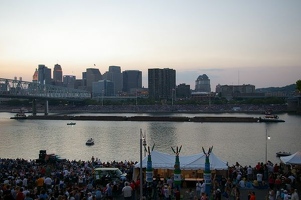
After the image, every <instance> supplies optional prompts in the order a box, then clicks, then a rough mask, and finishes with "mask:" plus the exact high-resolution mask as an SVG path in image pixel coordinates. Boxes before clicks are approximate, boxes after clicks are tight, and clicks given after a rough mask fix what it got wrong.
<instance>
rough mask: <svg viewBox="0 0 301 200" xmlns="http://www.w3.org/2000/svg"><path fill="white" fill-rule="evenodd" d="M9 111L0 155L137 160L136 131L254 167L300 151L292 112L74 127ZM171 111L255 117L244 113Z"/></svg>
mask: <svg viewBox="0 0 301 200" xmlns="http://www.w3.org/2000/svg"><path fill="white" fill-rule="evenodd" d="M13 115H14V114H13V113H7V112H0V158H24V159H37V158H38V156H39V151H40V150H46V151H47V153H48V154H49V153H54V154H57V155H59V156H60V157H62V158H66V159H69V160H90V159H91V157H92V156H94V157H96V158H99V159H100V160H101V161H113V160H115V161H124V160H130V161H139V159H140V130H142V133H143V134H145V136H146V143H147V146H150V147H152V146H153V145H154V144H155V147H154V148H155V149H156V150H158V151H162V152H165V153H168V154H173V151H172V149H171V147H177V146H181V145H182V150H181V152H180V155H190V154H196V153H200V152H202V147H204V149H205V150H206V151H207V150H208V148H209V147H211V146H213V152H214V153H215V154H216V155H217V156H218V157H219V158H221V159H222V160H224V161H226V162H228V163H229V165H233V164H235V162H239V163H240V164H241V165H243V166H245V165H252V166H255V164H256V163H257V162H265V158H266V156H267V159H268V160H270V161H272V162H273V163H275V162H280V160H279V159H278V158H277V157H276V152H278V151H289V152H291V153H295V152H296V151H299V150H301V144H300V133H301V132H300V130H301V116H298V115H290V114H279V115H278V116H279V118H280V119H283V120H285V122H283V123H197V122H134V121H130V122H129V121H76V125H74V126H68V125H67V123H68V122H70V121H59V120H12V119H10V117H12V116H13ZM78 115H120V116H133V115H136V114H126V113H122V114H95V113H93V114H92V113H83V114H78ZM137 115H138V114H137ZM139 115H150V114H139ZM165 115H168V114H165ZM169 115H173V116H187V117H194V116H232V117H233V116H244V117H246V116H247V117H259V114H243V113H223V114H185V113H182V114H169ZM266 135H269V136H270V139H269V140H267V139H266ZM88 138H94V140H95V145H93V146H86V144H85V142H86V141H87V139H88ZM143 154H144V153H143Z"/></svg>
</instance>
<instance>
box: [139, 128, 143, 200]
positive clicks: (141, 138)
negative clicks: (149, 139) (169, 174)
mask: <svg viewBox="0 0 301 200" xmlns="http://www.w3.org/2000/svg"><path fill="white" fill-rule="evenodd" d="M142 140H143V134H142V130H141V129H140V199H142V197H143V187H142V184H143V183H142Z"/></svg>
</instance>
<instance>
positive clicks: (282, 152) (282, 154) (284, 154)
mask: <svg viewBox="0 0 301 200" xmlns="http://www.w3.org/2000/svg"><path fill="white" fill-rule="evenodd" d="M290 155H292V154H291V153H290V152H285V151H279V152H277V153H276V156H277V157H282V156H290Z"/></svg>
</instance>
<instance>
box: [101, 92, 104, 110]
mask: <svg viewBox="0 0 301 200" xmlns="http://www.w3.org/2000/svg"><path fill="white" fill-rule="evenodd" d="M103 93H104V90H102V95H101V96H102V98H101V106H103Z"/></svg>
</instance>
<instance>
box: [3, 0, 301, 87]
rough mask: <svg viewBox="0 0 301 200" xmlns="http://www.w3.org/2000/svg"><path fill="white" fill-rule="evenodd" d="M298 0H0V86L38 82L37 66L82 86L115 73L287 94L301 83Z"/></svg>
mask: <svg viewBox="0 0 301 200" xmlns="http://www.w3.org/2000/svg"><path fill="white" fill-rule="evenodd" d="M300 11H301V1H300V0H265V1H262V0H252V1H242V0H227V1H224V0H216V1H205V0H188V1H183V0H181V1H180V0H126V1H123V0H107V1H103V0H82V1H80V0H51V1H47V0H26V1H22V0H0V78H8V79H13V78H14V77H22V79H23V80H24V81H31V80H32V76H33V73H34V71H35V69H36V68H37V67H38V65H39V64H45V65H46V66H47V67H49V68H51V69H52V70H53V67H54V65H55V64H57V63H58V64H60V65H61V66H62V69H63V75H75V76H76V78H77V79H81V78H82V72H84V71H86V68H98V69H99V70H100V72H101V73H102V74H103V73H105V72H106V71H108V68H109V66H111V65H115V66H120V67H121V70H122V71H124V70H141V71H142V76H143V77H142V79H143V83H142V84H143V86H144V87H148V83H147V81H148V80H147V76H148V71H147V69H149V68H171V69H175V70H176V84H177V85H178V84H181V83H186V84H189V85H190V87H191V89H195V80H196V79H197V78H198V76H199V75H202V74H207V76H208V77H209V78H210V81H211V89H212V91H215V86H216V85H217V84H221V85H226V84H228V85H229V84H253V85H255V87H256V88H263V87H282V86H286V85H289V84H293V83H296V81H297V80H299V79H301V12H300Z"/></svg>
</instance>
